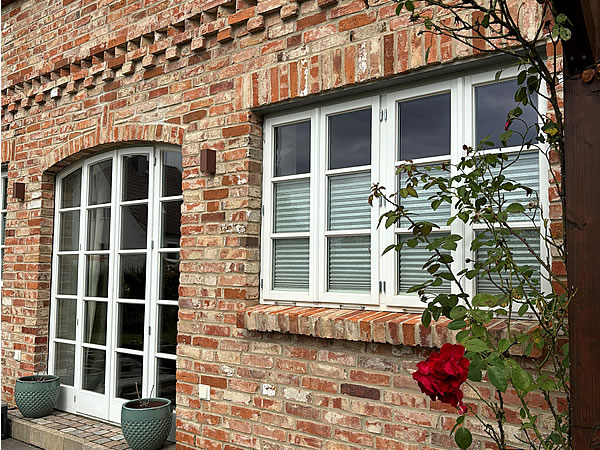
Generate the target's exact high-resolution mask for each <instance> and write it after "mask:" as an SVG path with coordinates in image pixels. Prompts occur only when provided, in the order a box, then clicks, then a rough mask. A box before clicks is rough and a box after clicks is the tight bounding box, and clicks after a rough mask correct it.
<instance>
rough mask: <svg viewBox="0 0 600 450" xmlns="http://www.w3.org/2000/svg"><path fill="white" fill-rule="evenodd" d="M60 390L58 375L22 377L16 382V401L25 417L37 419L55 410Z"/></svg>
mask: <svg viewBox="0 0 600 450" xmlns="http://www.w3.org/2000/svg"><path fill="white" fill-rule="evenodd" d="M59 390H60V378H59V377H57V376H56V375H32V376H28V377H21V378H19V379H18V380H17V382H16V384H15V403H16V404H17V408H19V411H21V414H23V417H28V418H30V419H37V418H39V417H44V416H47V415H48V414H50V413H51V412H52V410H54V406H55V405H56V401H57V400H58V393H59Z"/></svg>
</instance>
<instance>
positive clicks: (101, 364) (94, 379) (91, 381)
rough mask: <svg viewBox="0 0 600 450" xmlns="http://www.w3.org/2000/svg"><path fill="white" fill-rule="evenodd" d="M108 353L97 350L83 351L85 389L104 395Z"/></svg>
mask: <svg viewBox="0 0 600 450" xmlns="http://www.w3.org/2000/svg"><path fill="white" fill-rule="evenodd" d="M105 376H106V352H105V351H104V350H98V349H95V348H84V349H83V389H85V390H86V391H92V392H98V393H99V394H104V379H105Z"/></svg>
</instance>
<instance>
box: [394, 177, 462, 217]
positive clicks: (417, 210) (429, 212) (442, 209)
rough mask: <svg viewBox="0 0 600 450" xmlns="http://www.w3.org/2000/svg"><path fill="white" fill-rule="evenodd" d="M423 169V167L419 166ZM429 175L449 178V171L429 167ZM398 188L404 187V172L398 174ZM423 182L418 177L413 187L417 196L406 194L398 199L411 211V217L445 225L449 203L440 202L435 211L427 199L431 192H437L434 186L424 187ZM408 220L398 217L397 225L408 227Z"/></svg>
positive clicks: (448, 215)
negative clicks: (417, 181)
mask: <svg viewBox="0 0 600 450" xmlns="http://www.w3.org/2000/svg"><path fill="white" fill-rule="evenodd" d="M420 169H421V170H424V169H423V167H421V168H420ZM428 173H429V175H430V176H431V177H445V178H450V173H449V172H447V171H444V170H442V169H441V168H439V169H431V170H430V171H428ZM398 178H399V186H398V187H399V188H403V187H406V180H407V179H408V177H407V175H406V174H405V173H401V174H400V175H399V177H398ZM424 185H425V183H423V182H422V181H421V180H420V179H419V184H418V185H417V186H416V187H415V190H416V191H417V194H418V197H411V196H408V197H406V198H403V199H401V200H400V203H401V204H402V206H404V207H405V208H406V209H407V210H408V211H409V212H411V213H413V215H412V219H413V220H415V221H417V222H419V221H428V222H433V223H435V224H436V225H439V226H446V224H447V223H448V218H449V217H450V203H446V202H443V203H442V204H440V206H439V207H438V209H436V210H435V211H434V210H433V209H432V208H431V202H432V200H429V197H431V196H432V195H433V194H435V193H436V192H437V188H436V187H435V186H433V187H431V188H430V189H425V188H424ZM409 225H410V224H409V222H408V220H407V219H406V218H404V217H402V218H400V222H399V226H400V227H401V228H408V226H409Z"/></svg>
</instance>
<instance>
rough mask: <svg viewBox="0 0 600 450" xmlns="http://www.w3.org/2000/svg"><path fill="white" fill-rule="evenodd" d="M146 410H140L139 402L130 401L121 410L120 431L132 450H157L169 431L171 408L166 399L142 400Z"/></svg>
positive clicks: (169, 401) (171, 416)
mask: <svg viewBox="0 0 600 450" xmlns="http://www.w3.org/2000/svg"><path fill="white" fill-rule="evenodd" d="M141 402H142V403H148V404H149V406H148V407H147V408H140V400H131V401H129V402H127V403H125V404H123V407H122V409H121V431H122V432H123V436H125V440H126V441H127V443H128V444H129V446H130V447H131V448H132V450H158V449H159V448H161V447H162V446H163V445H164V443H165V441H166V440H167V437H168V436H169V431H171V421H172V418H173V415H172V406H171V400H169V399H166V398H143V399H142V400H141Z"/></svg>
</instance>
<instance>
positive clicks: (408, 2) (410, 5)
mask: <svg viewBox="0 0 600 450" xmlns="http://www.w3.org/2000/svg"><path fill="white" fill-rule="evenodd" d="M404 6H405V8H406V9H407V10H408V11H410V12H413V11H414V10H415V5H414V3H413V2H412V1H411V0H406V3H405V4H404Z"/></svg>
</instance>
